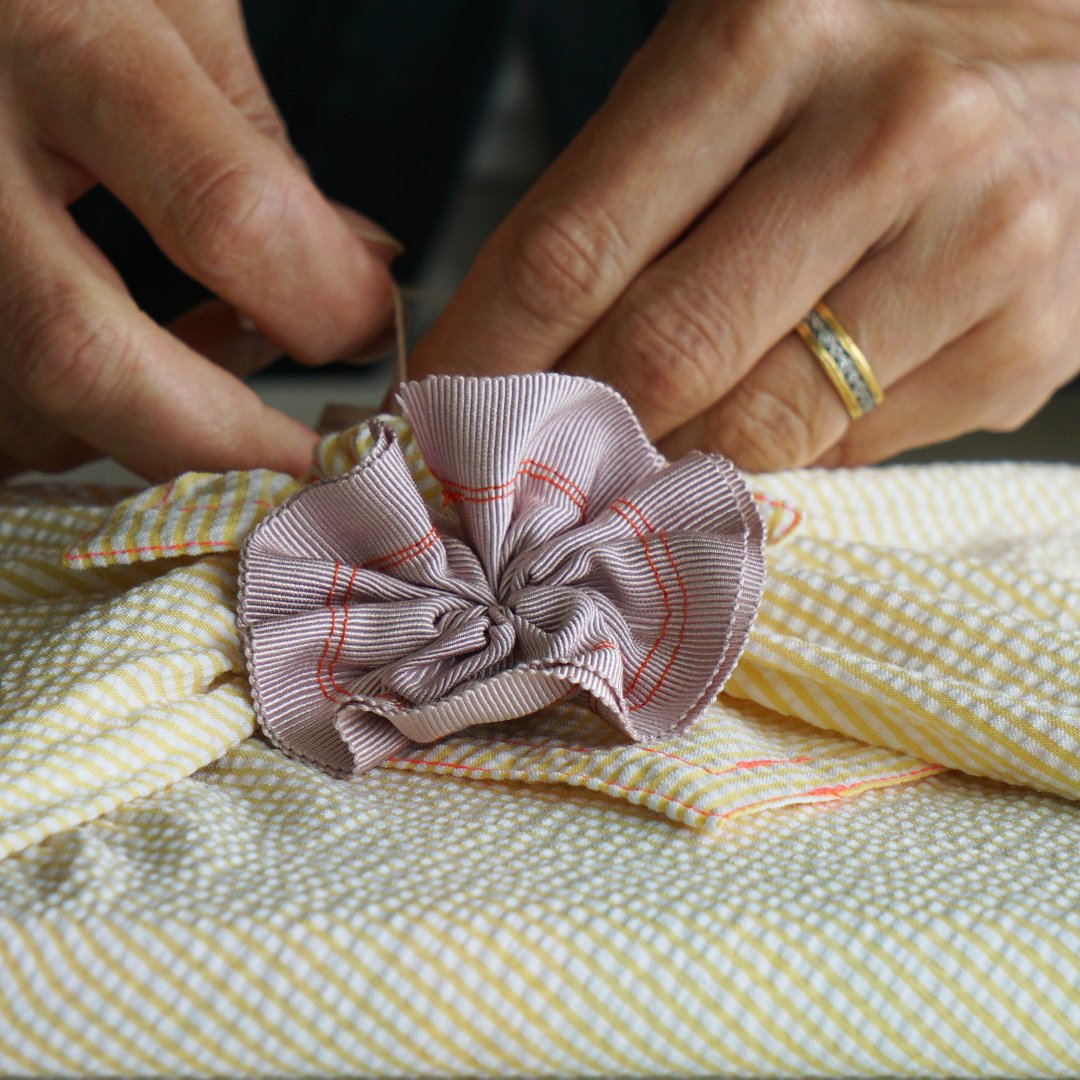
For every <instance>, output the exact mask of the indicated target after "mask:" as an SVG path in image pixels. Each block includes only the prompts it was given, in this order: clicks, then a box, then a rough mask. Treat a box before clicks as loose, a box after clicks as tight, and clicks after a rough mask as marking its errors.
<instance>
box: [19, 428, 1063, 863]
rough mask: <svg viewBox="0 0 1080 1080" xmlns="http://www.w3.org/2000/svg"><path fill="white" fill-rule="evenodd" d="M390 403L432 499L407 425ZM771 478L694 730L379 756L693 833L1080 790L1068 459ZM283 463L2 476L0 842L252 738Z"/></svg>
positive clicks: (366, 446)
mask: <svg viewBox="0 0 1080 1080" xmlns="http://www.w3.org/2000/svg"><path fill="white" fill-rule="evenodd" d="M389 422H390V423H391V424H392V425H393V426H394V427H395V430H396V432H397V436H398V439H399V441H400V444H401V446H402V449H403V453H404V455H405V458H406V461H407V462H408V463H409V465H410V468H411V469H412V471H413V472H414V474H415V476H416V480H417V485H418V489H419V490H420V491H421V493H422V494H424V495H425V497H426V498H428V499H429V500H430V502H431V505H432V506H433V507H440V506H442V505H443V500H444V492H443V489H442V487H441V486H440V485H439V483H438V481H437V480H436V479H435V478H434V477H432V476H431V474H430V473H429V472H428V471H427V470H426V468H425V466H424V464H423V461H422V459H421V457H420V455H419V452H418V449H417V446H416V443H415V441H414V440H413V439H412V437H411V432H410V431H409V429H408V426H407V424H405V423H404V421H402V420H400V419H392V420H391V421H389ZM371 446H372V437H371V434H370V431H369V430H368V429H367V428H366V427H365V428H360V429H355V430H354V431H352V432H348V433H345V434H343V435H341V436H338V437H333V438H330V439H328V440H325V441H324V442H323V444H322V445H321V447H320V451H319V455H318V471H319V474H320V475H323V476H334V475H340V474H342V473H344V472H346V471H347V470H348V469H349V468H350V467H352V466H354V465H355V464H356V463H357V462H358V461H361V460H363V459H364V458H365V456H366V455H367V453H368V452H369V451H370V449H371ZM761 484H762V485H767V490H768V493H769V494H768V495H762V496H761V498H762V500H764V501H763V503H762V505H764V506H765V507H766V509H767V510H768V511H769V514H768V516H769V519H770V525H771V527H772V533H773V538H774V540H779V541H780V542H779V543H775V544H774V545H773V546H772V547H770V548H769V549H768V550H769V560H770V566H769V573H768V577H767V583H766V592H765V597H764V599H763V602H762V606H761V611H760V613H759V617H758V620H757V623H756V625H755V627H754V630H753V633H752V634H751V638H750V641H749V643H748V646H747V649H746V652H745V654H744V656H743V659H742V661H741V663H740V665H739V666H738V668H737V669H736V671H735V673H734V675H733V676H732V678H731V680H730V681H729V683H728V686H727V688H726V693H725V694H724V696H723V697H722V698H721V699H719V701H718V702H717V704H716V705H714V706H713V707H711V708H710V709H709V710H708V711H707V712H706V714H705V716H704V717H703V718H702V719H701V720H700V721H699V722H698V723H697V724H696V725H695V726H694V727H692V728H691V729H690V730H689V731H687V732H684V733H683V734H680V735H678V736H676V737H674V738H670V739H665V740H664V741H663V742H661V743H657V744H654V745H652V746H633V745H630V744H628V743H626V742H625V740H624V739H623V737H622V736H620V735H618V734H617V733H615V732H613V731H611V730H610V729H609V728H608V727H607V725H605V724H603V723H602V722H600V721H598V720H597V719H596V718H595V717H593V716H591V715H590V714H589V713H588V712H587V711H585V710H584V709H581V708H576V707H567V706H565V705H564V706H557V707H555V708H553V709H552V710H550V711H548V712H546V713H544V714H542V715H541V717H540V718H539V719H537V720H529V721H528V722H526V723H525V724H523V725H522V724H514V723H511V724H510V725H507V726H505V727H504V726H500V725H493V726H490V727H482V728H476V729H472V730H471V731H470V732H468V733H467V734H465V735H461V736H456V737H453V738H450V739H447V740H445V741H441V742H438V743H433V744H429V745H427V746H424V747H423V748H417V749H412V750H406V751H404V752H402V753H401V754H400V755H399V756H398V757H396V758H395V759H394V760H392V761H391V762H389V763H388V764H389V766H390V767H392V768H400V769H410V770H419V771H430V772H446V773H452V774H454V775H457V776H461V777H474V778H479V779H493V778H494V779H513V780H527V781H532V782H539V783H560V784H571V785H578V786H584V787H589V788H593V789H595V790H599V791H603V792H605V793H607V794H609V795H612V796H615V797H618V798H623V799H627V800H629V801H631V802H635V803H639V804H642V805H645V806H648V807H650V808H652V809H654V810H657V811H659V812H662V813H664V814H667V815H668V816H670V817H672V818H674V819H676V820H678V821H681V822H684V823H686V824H689V825H693V826H698V827H704V828H709V829H722V828H723V826H724V825H725V823H727V822H730V821H731V820H732V819H734V818H736V817H737V816H739V815H740V814H744V813H748V812H751V811H761V810H764V809H766V808H771V807H779V806H782V805H786V804H790V803H794V802H802V801H821V800H829V799H837V798H843V797H846V796H850V795H855V794H858V793H859V792H861V791H865V790H868V789H870V788H874V787H877V786H881V785H884V784H893V783H904V782H909V781H913V780H919V779H923V778H925V777H927V776H929V775H932V774H933V773H935V772H938V771H941V769H942V768H944V767H952V768H958V769H962V770H964V771H967V772H969V773H972V774H975V775H983V776H988V777H992V778H995V779H1000V780H1005V781H1008V782H1012V783H1017V784H1023V785H1029V786H1032V787H1034V788H1038V789H1040V790H1044V791H1048V792H1052V793H1056V794H1062V795H1066V796H1074V795H1076V794H1077V793H1078V792H1080V754H1078V750H1077V743H1076V740H1077V731H1078V726H1080V720H1078V717H1080V644H1078V642H1080V599H1078V596H1077V589H1076V581H1077V579H1078V578H1080V555H1078V554H1077V553H1078V552H1080V541H1078V537H1077V530H1078V524H1077V523H1078V522H1080V483H1078V481H1077V473H1076V471H1075V470H1073V469H1070V468H1068V467H1054V466H1045V467H1041V466H1030V467H1022V466H1014V465H994V466H982V467H943V466H935V467H928V468H921V469H907V470H905V469H891V470H890V469H886V470H866V471H862V472H860V471H855V472H847V473H824V472H808V473H791V474H775V475H772V476H769V477H768V478H762V480H761ZM299 486H300V485H299V482H297V481H294V480H292V479H291V478H289V477H285V476H282V475H280V474H276V473H268V472H265V471H255V472H250V473H230V474H220V475H219V474H189V475H187V476H184V477H181V478H180V479H179V480H177V481H174V482H173V483H171V484H168V485H163V486H161V487H159V488H152V489H149V490H147V491H143V492H139V493H136V494H134V495H131V496H130V497H128V498H127V499H124V500H122V501H119V502H118V501H117V500H118V495H117V493H115V492H112V493H110V492H101V491H96V490H78V489H60V490H57V489H51V490H50V489H45V490H35V491H29V492H28V491H26V490H22V489H19V488H17V487H7V488H2V489H0V537H2V546H0V616H2V618H0V853H7V852H12V851H17V850H19V849H21V848H23V847H26V846H27V845H29V844H32V843H35V842H38V841H40V840H43V839H45V838H46V837H48V836H50V835H52V834H53V833H56V832H58V831H60V830H63V829H66V828H70V827H71V826H73V825H77V824H79V823H80V822H85V821H88V820H91V819H93V818H94V817H95V816H96V815H98V814H101V813H104V812H106V811H108V810H110V809H112V808H115V807H117V806H120V805H122V804H123V803H124V802H126V801H128V800H130V799H132V798H137V797H139V796H143V795H147V794H149V793H151V792H153V791H158V790H161V789H162V788H164V787H165V786H167V785H168V784H170V783H172V782H174V781H176V780H178V779H181V778H182V777H184V776H187V775H190V774H191V773H192V772H194V771H195V770H196V769H198V768H200V767H202V766H204V765H206V764H208V763H209V762H211V761H213V760H214V759H216V758H217V757H219V756H220V755H221V754H222V753H224V752H225V751H226V750H227V749H228V748H229V747H231V746H235V745H237V744H238V743H239V742H240V741H241V740H243V739H244V738H246V737H248V736H249V735H250V734H251V732H252V730H253V727H254V717H253V713H252V709H251V702H250V697H249V694H248V691H247V687H246V679H245V674H244V668H243V663H242V659H241V656H240V650H239V642H238V634H237V632H236V628H235V625H234V606H235V586H236V565H237V551H238V549H239V547H240V546H241V544H242V543H243V540H244V538H245V537H246V536H247V534H248V532H249V531H250V529H251V527H252V526H253V525H254V524H255V523H256V522H257V521H259V520H261V519H262V518H263V517H265V516H266V515H267V514H268V513H269V512H270V511H271V510H272V509H273V508H274V507H275V506H277V505H279V504H280V503H281V502H282V501H283V500H284V499H285V498H287V497H288V496H289V495H290V494H292V493H294V492H295V491H297V490H298V489H299ZM753 486H754V487H757V486H758V484H757V483H756V482H755V483H754V484H753ZM790 506H795V507H797V508H798V510H797V514H798V515H800V516H801V520H798V522H797V525H796V518H795V517H794V516H793V513H792V512H790V511H789V509H788V508H789V507H790ZM793 526H795V527H794V528H793ZM418 751H419V752H418Z"/></svg>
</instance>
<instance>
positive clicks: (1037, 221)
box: [410, 0, 1080, 470]
mask: <svg viewBox="0 0 1080 1080" xmlns="http://www.w3.org/2000/svg"><path fill="white" fill-rule="evenodd" d="M822 298H824V299H825V300H826V302H827V303H828V304H829V306H830V307H831V308H832V309H833V311H834V312H835V313H836V314H837V316H838V317H839V319H840V320H841V321H842V322H843V324H844V325H845V326H846V328H847V329H848V331H849V332H850V333H851V335H852V337H853V338H854V340H855V341H856V342H857V343H858V344H859V345H860V346H861V348H862V350H863V351H864V353H865V354H866V356H867V358H868V359H869V361H870V363H871V364H872V366H873V368H874V371H875V373H876V375H877V377H878V379H879V381H880V382H881V384H882V386H883V387H884V389H885V393H886V397H885V401H884V404H883V405H882V406H881V407H880V408H878V409H876V410H874V411H873V412H871V413H869V414H867V415H866V416H865V417H863V418H861V419H859V420H858V421H857V422H855V423H852V422H851V421H850V419H849V418H848V416H847V413H846V412H845V410H844V408H843V406H842V405H841V402H840V399H839V397H838V396H837V394H836V392H835V390H834V389H833V387H832V386H831V384H830V383H829V382H828V381H827V380H826V378H825V376H824V374H823V373H822V371H821V370H820V368H819V367H818V365H817V363H816V361H815V360H814V359H813V357H812V356H811V355H810V353H809V352H808V351H807V349H806V347H805V346H804V345H803V344H802V343H801V342H800V341H799V340H798V339H797V338H796V337H795V336H794V335H793V334H792V333H791V332H790V331H791V328H792V327H793V326H794V325H795V324H796V323H797V322H798V321H799V319H800V318H801V317H802V316H803V315H804V314H805V313H806V312H807V311H808V310H809V309H810V308H811V307H812V306H813V305H814V304H815V303H816V302H817V301H818V300H819V299H822ZM553 367H557V368H559V369H560V370H563V371H567V372H573V373H576V374H584V375H591V376H594V377H598V378H601V379H604V380H605V381H607V382H609V383H611V384H613V385H614V386H615V387H616V388H617V389H618V390H619V391H620V392H621V393H622V394H623V395H624V396H626V398H627V399H628V400H629V401H630V403H631V405H632V406H633V407H634V409H635V410H636V412H637V413H638V416H639V417H640V419H641V421H642V423H643V425H644V427H645V429H646V431H647V432H648V433H649V435H650V436H651V437H653V438H654V439H656V440H658V442H659V445H660V448H661V449H662V450H664V451H665V452H667V453H669V454H671V455H673V456H674V455H677V454H680V453H682V452H684V451H686V450H688V449H691V448H694V447H697V448H702V449H706V450H715V451H720V452H722V453H725V454H727V455H728V456H730V457H732V458H733V459H734V460H735V461H736V463H737V464H739V465H741V466H743V467H744V468H748V469H753V470H764V469H774V468H785V467H791V466H798V465H803V464H807V463H812V462H816V461H821V462H824V463H828V464H860V463H865V462H870V461H875V460H880V459H881V458H884V457H887V456H889V455H892V454H894V453H897V452H899V451H901V450H904V449H907V448H909V447H912V446H916V445H920V444H924V443H931V442H936V441H939V440H942V439H947V438H950V437H952V436H955V435H959V434H961V433H963V432H965V431H968V430H972V429H975V428H980V427H982V428H990V429H993V430H1009V429H1012V428H1014V427H1016V426H1018V425H1019V424H1020V423H1022V422H1023V421H1024V420H1025V419H1027V418H1028V417H1029V416H1030V415H1031V414H1032V413H1033V412H1035V411H1036V410H1037V409H1038V407H1039V406H1040V405H1041V404H1042V403H1043V402H1044V401H1045V399H1046V398H1047V397H1048V396H1049V395H1050V394H1051V393H1052V392H1053V391H1054V390H1055V389H1056V388H1057V387H1058V386H1060V385H1061V384H1063V383H1064V382H1066V381H1068V379H1069V378H1071V377H1072V376H1073V375H1074V374H1076V373H1077V372H1078V371H1080V4H1075V3H1070V2H1069V0H1011V2H999V3H989V4H988V3H985V2H978V3H968V2H961V0H956V2H950V3H940V2H929V0H875V2H867V0H822V2H820V3H814V4H807V3H805V2H804V0H729V2H727V3H724V4H718V3H716V2H715V0H676V2H675V3H673V4H672V6H671V8H670V9H669V11H668V14H667V16H666V17H665V19H664V20H663V21H662V22H661V24H660V26H659V27H658V28H657V30H656V32H655V33H654V34H653V36H652V37H651V38H650V40H649V41H648V42H647V43H646V45H645V47H644V48H643V49H642V50H641V51H640V52H639V53H638V54H637V55H636V56H635V57H634V59H633V60H632V61H631V63H630V64H629V66H628V67H627V69H626V71H625V72H624V73H623V75H622V77H621V79H620V80H619V82H618V83H617V84H616V86H615V88H614V90H613V91H612V94H611V96H610V98H609V99H608V101H607V102H606V103H605V104H604V106H603V107H602V108H601V109H600V111H599V112H598V113H597V114H596V115H595V116H594V117H593V119H592V120H591V121H590V122H589V124H587V125H586V127H585V128H584V129H583V131H582V132H581V133H580V135H579V136H578V137H577V138H576V139H575V140H574V142H573V143H571V145H570V146H569V147H568V148H567V149H566V151H565V152H564V153H563V154H562V155H561V156H560V158H559V159H558V160H557V161H556V162H555V163H554V165H553V166H552V167H551V168H550V169H549V170H548V172H547V173H546V174H545V175H544V176H543V177H542V178H541V180H540V181H539V182H538V183H537V184H536V186H535V187H534V188H533V189H532V190H531V191H530V192H529V193H528V194H527V195H526V196H525V198H524V199H523V200H522V202H521V203H520V204H519V205H518V206H517V207H516V208H515V210H514V211H513V213H512V214H511V215H510V216H509V217H508V218H507V220H506V221H505V222H504V223H503V224H502V225H501V226H500V227H499V229H498V230H497V231H496V233H495V234H494V235H493V237H492V238H491V240H490V241H489V242H488V243H487V245H486V246H485V248H484V249H483V251H482V252H481V253H480V255H479V257H478V258H477V261H476V263H475V265H474V266H473V268H472V270H471V271H470V273H469V275H468V276H467V278H466V280H465V281H464V283H463V284H462V286H461V288H460V289H459V291H458V293H457V294H456V296H455V297H454V299H453V300H452V301H451V303H450V304H449V306H448V307H447V309H446V311H445V312H444V314H443V315H442V317H441V318H440V320H439V321H438V323H437V324H436V325H435V327H434V328H433V329H432V331H431V332H430V333H429V334H428V336H427V337H426V338H425V339H424V340H423V341H422V342H421V343H420V345H419V346H418V347H417V350H416V352H415V354H414V356H413V358H412V360H411V362H410V374H412V375H415V376H421V375H423V374H426V373H427V372H430V371H436V370H440V371H447V370H449V371H458V372H470V373H474V374H499V373H507V372H513V371H528V370H536V369H546V368H553Z"/></svg>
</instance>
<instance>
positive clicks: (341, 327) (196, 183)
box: [0, 0, 399, 477]
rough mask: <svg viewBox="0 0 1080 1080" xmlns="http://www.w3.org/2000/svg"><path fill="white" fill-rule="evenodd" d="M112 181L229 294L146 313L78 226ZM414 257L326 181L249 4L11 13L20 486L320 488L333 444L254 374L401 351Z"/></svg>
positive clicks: (8, 462)
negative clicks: (296, 131) (257, 36)
mask: <svg viewBox="0 0 1080 1080" xmlns="http://www.w3.org/2000/svg"><path fill="white" fill-rule="evenodd" d="M58 72H63V73H64V77H62V78H58V77H57V73H58ZM95 183H102V184H104V185H105V186H106V187H108V188H109V189H110V190H111V191H112V192H113V193H114V194H115V195H116V196H117V197H118V198H119V199H120V200H121V201H122V202H123V203H124V204H126V206H127V207H128V208H129V209H131V210H132V211H133V212H134V213H135V214H136V216H137V217H138V218H139V219H140V220H141V221H142V223H143V224H144V225H145V226H146V227H147V229H148V230H149V232H150V233H151V234H152V236H153V237H154V240H155V241H156V242H157V244H158V245H159V246H160V247H161V249H162V250H163V251H164V252H165V253H166V254H167V255H168V257H169V258H170V259H171V260H172V261H173V262H174V263H175V264H176V265H177V266H179V267H180V268H181V269H183V270H184V271H186V272H187V273H188V274H190V275H191V276H192V277H194V278H196V279H198V280H199V281H201V282H202V283H203V284H205V285H206V286H208V287H209V288H210V290H211V291H212V292H213V293H214V294H215V296H217V297H220V298H221V299H220V300H218V301H211V302H209V303H206V304H203V305H200V306H199V307H198V308H196V309H195V310H193V311H191V312H188V313H187V314H186V315H184V316H183V317H182V318H181V319H179V320H178V321H177V322H176V323H175V324H174V325H173V326H172V327H169V328H162V327H159V326H157V325H156V324H155V323H153V322H152V321H151V320H150V319H148V318H147V317H146V316H145V315H144V314H142V313H141V312H140V311H139V310H138V309H137V307H136V306H135V305H134V303H133V302H132V300H131V297H130V296H129V294H128V291H127V289H126V288H125V286H124V283H123V282H122V281H121V280H120V278H119V276H118V275H117V273H116V272H115V270H114V269H113V268H112V266H110V265H109V264H108V262H107V261H106V260H105V258H104V257H103V256H102V254H101V252H100V251H98V250H97V249H96V248H95V247H94V246H93V245H92V244H91V243H90V241H89V240H88V239H87V238H86V237H85V236H84V235H83V234H82V233H81V232H80V231H79V230H78V229H77V228H76V227H75V225H74V223H73V221H72V219H71V217H70V215H69V214H68V213H67V207H68V206H69V205H70V204H71V203H72V202H73V201H74V200H75V199H77V198H78V197H79V196H80V195H82V194H83V193H84V192H85V191H87V190H88V189H89V188H90V187H92V186H93V185H94V184H95ZM398 250H399V246H398V245H397V244H396V242H395V241H393V240H392V239H391V238H390V237H388V236H386V235H385V234H384V233H382V231H381V230H379V229H378V227H377V226H375V225H374V223H372V222H370V221H367V219H365V218H362V217H361V216H360V215H358V214H355V213H352V212H351V211H345V210H343V209H341V208H336V207H334V206H331V205H330V204H329V203H328V202H327V201H326V199H324V198H323V196H322V195H321V194H320V193H319V192H318V191H317V189H316V188H315V186H314V185H313V184H312V182H311V180H310V179H309V177H308V175H307V173H306V171H305V169H304V166H303V163H302V162H301V161H300V160H299V159H298V157H297V156H296V154H295V153H294V152H293V151H292V149H291V147H290V146H289V143H288V139H287V137H286V134H285V131H284V128H283V127H282V124H281V120H280V118H279V116H278V114H277V112H276V110H275V108H274V106H273V104H272V103H271V101H270V99H269V97H268V96H267V92H266V89H265V87H264V85H263V83H262V80H261V79H260V77H259V74H258V71H257V69H256V67H255V63H254V61H253V59H252V57H251V53H250V51H249V48H248V45H247V41H246V36H245V32H244V27H243V21H242V17H241V15H240V11H239V7H238V5H237V4H236V3H234V2H233V0H157V2H156V3H151V2H148V0H109V2H108V3H93V4H83V3H70V2H69V0H0V476H2V475H10V474H12V473H15V472H18V471H20V470H21V469H25V468H38V469H47V470H57V469H64V468H68V467H70V466H72V465H75V464H78V463H80V462H81V461H84V460H87V459H89V458H93V457H96V456H99V455H107V456H110V457H113V458H115V459H117V460H118V461H120V462H122V463H123V464H125V465H127V466H129V467H131V468H133V469H135V470H136V471H138V472H140V473H142V474H143V475H145V476H148V477H160V476H166V475H170V474H173V473H176V472H179V471H181V470H183V469H190V468H203V469H224V468H230V467H231V468H244V467H251V466H255V465H262V466H267V467H270V468H274V469H281V470H284V471H289V472H299V471H301V470H302V469H303V468H304V467H305V466H306V464H307V463H308V462H309V460H310V455H311V447H312V445H313V443H314V441H315V435H314V433H313V432H311V431H309V430H308V429H307V428H305V427H304V426H302V425H300V424H298V423H296V422H295V421H293V420H291V419H289V418H288V417H286V416H284V415H283V414H281V413H279V412H276V411H275V410H272V409H269V408H267V407H266V406H264V405H263V404H262V403H261V402H260V401H259V399H258V398H257V397H256V395H255V394H254V393H253V392H252V391H251V390H249V389H248V388H247V387H245V386H244V384H243V383H242V382H241V381H240V379H239V378H238V377H237V376H238V375H240V376H242V375H245V374H249V373H250V372H251V371H253V370H255V369H256V368H258V367H259V366H261V365H263V364H265V363H266V362H268V361H269V360H270V359H272V358H273V357H274V356H275V355H276V354H277V353H278V352H279V351H280V350H281V349H286V350H288V351H289V352H290V353H292V354H293V355H294V356H296V357H297V358H299V359H302V360H305V361H307V362H310V363H313V364H317V363H320V362H323V361H326V360H330V359H333V358H334V357H339V356H342V355H345V354H348V353H352V352H355V351H356V350H357V349H358V348H360V347H361V346H363V345H364V344H365V343H366V342H370V341H371V340H372V339H374V338H376V337H378V336H379V335H380V334H382V333H383V332H384V331H385V330H386V327H387V323H388V320H389V318H390V316H391V297H390V288H391V282H390V275H389V272H388V270H387V263H388V262H389V261H390V259H391V258H392V257H393V256H394V254H395V253H396V252H397V251H398ZM238 314H240V315H242V316H244V317H246V318H247V319H248V320H250V323H253V324H254V326H256V327H258V332H251V331H250V330H248V331H244V330H243V329H241V327H240V325H239V323H238Z"/></svg>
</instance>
